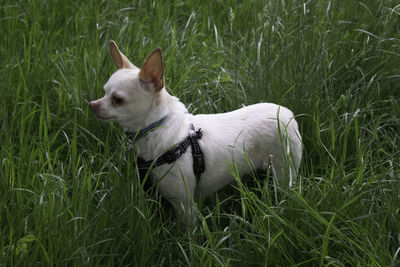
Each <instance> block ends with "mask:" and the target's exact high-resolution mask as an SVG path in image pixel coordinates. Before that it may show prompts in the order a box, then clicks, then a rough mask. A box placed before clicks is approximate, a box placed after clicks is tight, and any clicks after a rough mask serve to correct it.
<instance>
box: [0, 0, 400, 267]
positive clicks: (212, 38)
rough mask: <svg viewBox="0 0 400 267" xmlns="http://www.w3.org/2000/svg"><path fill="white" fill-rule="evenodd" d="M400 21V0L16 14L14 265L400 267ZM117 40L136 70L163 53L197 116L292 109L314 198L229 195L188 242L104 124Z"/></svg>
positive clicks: (263, 188)
mask: <svg viewBox="0 0 400 267" xmlns="http://www.w3.org/2000/svg"><path fill="white" fill-rule="evenodd" d="M399 19H400V2H399V1H394V0H379V1H378V0H361V1H355V0H338V1H328V0H321V1H297V0H293V1H262V0H254V1H216V0H213V1H195V0H193V1H132V2H128V1H90V2H89V1H88V2H87V3H86V2H82V3H81V2H79V1H78V2H76V1H74V2H72V1H57V0H54V1H44V0H43V1H29V2H28V1H7V0H5V1H2V2H1V4H0V32H1V34H0V43H1V45H0V58H1V60H0V90H1V98H0V162H1V168H0V266H1V265H2V266H20V265H31V264H32V265H33V264H34V265H48V266H53V265H55V266H83V265H89V266H101V265H105V266H118V265H130V264H131V265H133V266H152V265H156V266H246V265H247V266H264V265H270V266H291V265H296V266H318V265H319V266H324V265H333V266H398V265H399V264H400V252H399V251H400V249H399V248H400V241H399V240H400V231H399V230H400V209H399V207H400V152H399V151H400V147H399V144H400V73H399V69H400V26H399ZM110 39H114V40H115V41H116V42H117V43H118V44H119V47H120V49H121V50H122V51H123V52H124V53H125V54H126V55H127V56H128V57H129V58H130V59H131V60H132V62H134V63H135V64H136V65H141V64H142V62H143V60H144V58H145V57H146V55H147V54H148V53H149V52H150V51H151V50H152V49H153V48H155V47H161V48H162V49H163V53H164V63H165V81H166V86H167V89H168V91H169V92H170V93H171V94H173V95H176V96H178V97H179V98H180V99H181V100H182V101H183V102H184V103H185V104H186V105H187V106H188V108H189V110H190V111H191V112H193V113H214V112H223V111H228V110H232V109H236V108H239V107H240V106H241V105H243V104H245V105H248V104H252V103H257V102H262V101H266V102H275V103H279V104H282V105H284V106H287V107H289V108H290V109H291V110H293V111H294V113H295V114H297V121H298V122H299V125H300V128H301V133H302V136H303V141H304V159H303V161H302V164H301V170H300V174H301V179H300V180H299V183H298V184H297V187H296V188H294V189H285V188H282V189H280V190H279V192H274V190H273V189H272V188H271V187H270V186H269V184H270V181H268V180H267V181H261V182H259V183H251V184H249V185H240V189H239V190H238V192H236V193H234V194H233V195H232V194H231V193H232V192H231V191H232V190H229V189H228V190H225V191H222V192H220V193H218V194H216V195H215V196H212V197H211V198H209V199H207V200H205V201H204V202H203V203H201V205H199V214H200V216H201V218H202V220H201V221H200V223H199V227H198V228H197V231H196V232H195V233H186V232H181V231H179V229H178V227H177V224H178V223H179V222H178V221H177V219H176V218H175V213H174V211H173V209H172V208H171V206H170V205H169V204H168V203H166V202H165V201H163V200H162V199H161V198H160V196H158V195H148V194H146V193H144V192H143V190H142V189H141V187H140V185H139V183H138V180H137V177H136V173H135V169H134V167H133V161H134V155H132V154H131V153H130V152H129V151H127V149H126V148H125V146H124V145H123V142H124V135H123V132H122V129H121V128H120V127H119V126H117V125H112V124H106V123H102V122H100V121H98V120H97V119H95V118H94V116H93V115H92V114H91V113H90V111H89V109H88V101H90V100H92V99H95V98H97V97H99V96H101V95H102V86H103V84H104V83H105V82H106V80H107V79H108V77H109V76H110V75H111V73H112V72H113V71H114V70H115V67H114V64H113V63H112V61H111V58H110V56H109V55H108V43H109V40H110ZM275 193H279V194H278V195H279V199H278V200H276V198H275Z"/></svg>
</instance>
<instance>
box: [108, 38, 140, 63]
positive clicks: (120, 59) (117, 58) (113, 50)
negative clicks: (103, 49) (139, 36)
mask: <svg viewBox="0 0 400 267" xmlns="http://www.w3.org/2000/svg"><path fill="white" fill-rule="evenodd" d="M110 55H111V57H112V59H113V61H114V63H115V66H117V68H118V69H134V68H137V67H136V66H135V65H133V64H132V63H131V62H130V61H129V59H128V58H127V57H126V56H125V55H124V54H122V53H121V52H120V51H119V49H118V46H117V44H116V43H115V42H114V41H113V40H111V41H110Z"/></svg>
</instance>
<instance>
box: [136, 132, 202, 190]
mask: <svg viewBox="0 0 400 267" xmlns="http://www.w3.org/2000/svg"><path fill="white" fill-rule="evenodd" d="M190 130H191V132H192V133H190V134H189V135H188V136H187V137H186V138H185V139H184V140H183V141H182V142H180V143H178V144H177V145H175V146H173V147H172V148H170V149H169V150H167V151H166V152H165V153H164V154H162V155H161V156H160V157H158V158H157V159H155V160H147V161H146V160H144V159H143V158H140V157H138V158H137V166H138V169H139V175H140V176H141V177H144V176H145V174H146V173H147V170H148V168H149V167H150V166H153V167H158V166H160V165H163V164H171V163H173V162H174V161H176V160H177V159H179V158H180V157H181V156H182V155H183V154H184V153H185V152H186V150H187V148H188V147H189V145H190V146H191V147H192V157H193V172H194V174H195V176H196V180H197V183H198V182H199V180H200V176H201V174H202V173H203V172H204V170H205V163H204V154H203V152H202V151H201V148H200V144H199V142H198V141H197V140H198V139H201V137H202V136H203V131H202V130H201V129H198V130H197V131H195V129H194V126H193V124H191V125H190ZM146 184H147V183H146ZM146 187H147V186H146V185H145V189H146Z"/></svg>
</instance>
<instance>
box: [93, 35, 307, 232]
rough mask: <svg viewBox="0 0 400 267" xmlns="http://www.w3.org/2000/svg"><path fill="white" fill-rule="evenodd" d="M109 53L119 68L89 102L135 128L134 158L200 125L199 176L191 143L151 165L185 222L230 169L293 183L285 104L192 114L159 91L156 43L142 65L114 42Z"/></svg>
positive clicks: (293, 152)
mask: <svg viewBox="0 0 400 267" xmlns="http://www.w3.org/2000/svg"><path fill="white" fill-rule="evenodd" d="M110 54H111V57H112V59H113V61H114V63H115V65H116V67H117V68H118V70H117V71H116V72H115V73H114V74H112V75H111V77H110V78H109V80H108V81H107V83H106V84H105V85H104V92H105V95H104V96H103V97H102V98H100V99H98V100H94V101H91V102H90V104H89V106H90V109H91V110H92V111H93V113H94V114H95V115H96V116H97V117H98V118H99V119H102V120H105V121H114V122H117V123H119V124H120V125H122V126H123V127H124V129H125V131H126V132H128V133H135V134H134V135H135V136H134V138H135V140H134V148H135V149H136V152H137V153H138V156H140V157H141V158H142V159H144V160H145V161H148V162H151V161H152V160H155V159H157V158H160V157H161V156H162V155H163V154H165V153H166V152H167V151H169V150H170V149H171V147H174V146H176V145H178V144H181V143H182V142H183V141H184V140H185V139H187V138H188V136H193V133H194V129H200V128H201V129H202V136H201V138H200V137H199V139H197V140H196V141H197V144H198V146H199V147H200V148H201V152H202V154H203V164H204V166H203V167H204V169H203V170H202V171H201V172H202V173H201V174H200V175H195V172H194V168H193V164H194V161H195V158H194V157H193V156H192V154H191V153H189V152H190V151H191V152H193V149H194V148H193V146H189V147H188V149H187V150H188V151H187V152H186V153H185V151H181V152H182V153H181V154H180V155H179V157H178V158H176V159H175V161H173V162H167V163H165V164H161V165H154V166H153V168H151V173H152V175H151V179H152V180H153V183H154V182H156V183H157V185H158V187H159V192H160V193H161V195H162V196H163V197H165V198H166V199H167V200H168V201H169V202H170V203H171V204H172V205H173V206H174V207H175V208H176V210H177V212H178V214H180V215H181V217H182V218H183V219H184V222H185V223H186V225H188V224H191V225H193V224H194V223H195V221H196V218H197V216H196V213H195V204H196V201H198V200H199V198H201V197H207V196H209V195H211V194H213V193H214V192H216V191H218V190H220V189H221V188H223V187H224V186H226V185H228V184H231V183H232V182H234V181H235V179H237V178H235V173H237V174H239V175H243V174H246V173H248V172H250V171H251V170H255V169H266V168H271V170H272V173H273V179H274V181H276V182H277V184H278V185H288V186H292V185H293V183H294V182H295V179H296V176H297V174H298V169H299V165H300V161H301V156H302V142H301V136H300V134H299V131H298V126H297V122H296V120H295V119H294V115H293V113H292V112H291V111H290V110H289V109H287V108H285V107H283V106H279V105H276V104H272V103H259V104H255V105H250V106H246V107H243V108H240V109H238V110H235V111H231V112H227V113H219V114H199V115H193V114H190V113H189V112H188V110H187V109H186V107H185V105H184V104H182V103H181V102H180V101H179V99H178V98H177V97H174V96H171V95H170V94H169V93H168V92H167V90H166V89H165V86H164V66H163V59H162V53H161V49H159V48H157V49H155V50H154V51H153V52H151V53H150V55H149V56H148V57H147V59H146V60H145V62H144V64H143V66H142V68H138V67H136V66H135V65H133V64H132V63H131V62H130V61H129V60H128V59H127V57H126V56H125V55H124V54H122V53H121V52H120V51H119V49H118V47H117V45H116V44H115V42H114V41H111V42H110ZM152 125H153V126H154V127H153V126H152ZM144 129H145V130H146V132H145V133H144V134H142V133H143V132H141V130H142V131H143V130H144ZM139 135H140V136H139ZM139 137H140V138H139Z"/></svg>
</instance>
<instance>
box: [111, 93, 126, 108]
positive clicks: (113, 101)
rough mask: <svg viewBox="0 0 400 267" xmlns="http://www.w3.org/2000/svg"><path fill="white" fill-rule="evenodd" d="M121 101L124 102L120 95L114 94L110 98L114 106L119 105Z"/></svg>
mask: <svg viewBox="0 0 400 267" xmlns="http://www.w3.org/2000/svg"><path fill="white" fill-rule="evenodd" d="M122 102H124V100H123V99H122V98H121V97H119V96H116V95H115V96H113V98H112V103H113V105H114V106H118V105H121V104H122Z"/></svg>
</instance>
